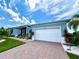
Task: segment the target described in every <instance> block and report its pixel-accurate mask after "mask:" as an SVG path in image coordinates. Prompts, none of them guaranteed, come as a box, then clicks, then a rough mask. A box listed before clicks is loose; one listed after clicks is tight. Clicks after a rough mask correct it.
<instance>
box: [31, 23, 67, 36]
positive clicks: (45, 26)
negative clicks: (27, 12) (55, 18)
mask: <svg viewBox="0 0 79 59" xmlns="http://www.w3.org/2000/svg"><path fill="white" fill-rule="evenodd" d="M53 27H61V33H62V36H63V34H64V30H65V29H67V28H66V23H60V24H53V23H52V24H42V25H35V26H31V28H32V31H33V32H35V30H37V29H46V28H53Z"/></svg>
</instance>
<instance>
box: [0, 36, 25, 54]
mask: <svg viewBox="0 0 79 59" xmlns="http://www.w3.org/2000/svg"><path fill="white" fill-rule="evenodd" d="M4 39H6V41H5V42H3V43H0V53H1V52H3V51H6V50H9V49H11V48H14V47H16V46H19V45H22V44H24V43H25V42H22V41H19V40H16V39H12V38H4Z"/></svg>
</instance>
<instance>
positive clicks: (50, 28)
mask: <svg viewBox="0 0 79 59" xmlns="http://www.w3.org/2000/svg"><path fill="white" fill-rule="evenodd" d="M68 22H69V20H61V21H53V22H48V23H40V24H33V25H30V26H28V25H25V26H19V27H14V28H11V31H12V32H11V35H15V36H18V35H19V34H20V35H23V34H26V33H30V30H32V32H33V33H34V35H32V40H41V41H49V42H58V43H61V42H64V39H62V38H63V36H64V30H65V29H67V26H66V24H67V23H68Z"/></svg>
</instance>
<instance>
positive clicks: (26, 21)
mask: <svg viewBox="0 0 79 59" xmlns="http://www.w3.org/2000/svg"><path fill="white" fill-rule="evenodd" d="M22 20H23V22H24V23H25V24H30V21H29V20H28V19H27V18H26V17H24V16H23V17H22Z"/></svg>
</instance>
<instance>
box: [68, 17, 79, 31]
mask: <svg viewBox="0 0 79 59" xmlns="http://www.w3.org/2000/svg"><path fill="white" fill-rule="evenodd" d="M68 26H69V28H70V29H71V28H73V29H74V31H75V32H76V31H77V29H78V26H79V15H75V16H74V17H73V18H72V19H71V21H70V22H69V23H68Z"/></svg>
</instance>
